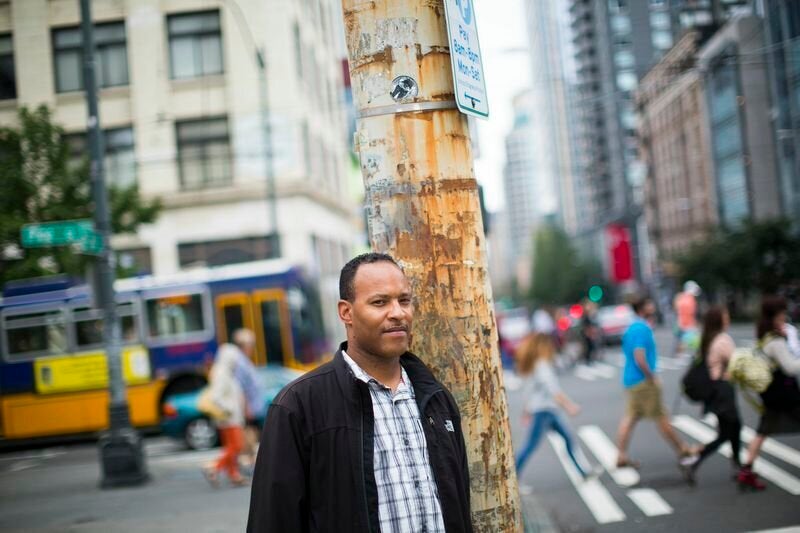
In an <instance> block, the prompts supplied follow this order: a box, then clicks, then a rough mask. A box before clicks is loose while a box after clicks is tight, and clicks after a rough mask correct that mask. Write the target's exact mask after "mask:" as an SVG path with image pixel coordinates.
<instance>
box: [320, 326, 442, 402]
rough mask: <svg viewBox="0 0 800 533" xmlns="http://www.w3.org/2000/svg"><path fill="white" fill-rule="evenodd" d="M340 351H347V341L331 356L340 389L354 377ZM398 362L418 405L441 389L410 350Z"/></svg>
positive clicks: (349, 384)
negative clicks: (411, 386) (411, 387)
mask: <svg viewBox="0 0 800 533" xmlns="http://www.w3.org/2000/svg"><path fill="white" fill-rule="evenodd" d="M342 351H347V342H346V341H345V342H343V343H341V344H340V345H339V349H338V350H337V351H336V355H335V356H334V357H333V367H334V369H335V371H336V376H337V378H338V380H339V384H340V385H341V386H342V390H348V389H349V388H350V387H352V381H353V380H355V377H354V376H353V374H352V373H351V372H350V367H349V366H348V365H347V361H345V360H344V357H343V356H342ZM400 364H401V365H402V366H403V368H404V369H405V371H406V374H408V378H409V379H410V380H411V384H412V385H413V386H414V393H415V395H416V397H417V403H418V404H419V405H425V403H427V401H428V399H429V398H430V397H431V396H432V395H433V394H434V393H436V392H438V391H440V390H442V388H443V387H442V385H441V383H439V382H438V381H436V378H434V377H433V374H432V373H431V371H430V369H429V368H428V367H427V366H425V363H423V362H422V360H421V359H420V358H419V357H417V356H416V355H414V354H413V353H411V352H406V353H404V354H403V355H401V356H400Z"/></svg>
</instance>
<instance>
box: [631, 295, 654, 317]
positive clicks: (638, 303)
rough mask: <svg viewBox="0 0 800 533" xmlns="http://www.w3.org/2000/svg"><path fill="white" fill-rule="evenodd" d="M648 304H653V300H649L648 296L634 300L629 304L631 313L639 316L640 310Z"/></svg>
mask: <svg viewBox="0 0 800 533" xmlns="http://www.w3.org/2000/svg"><path fill="white" fill-rule="evenodd" d="M648 303H653V299H652V298H650V297H649V296H640V297H638V298H636V299H635V300H634V301H633V302H631V307H633V312H634V313H636V314H637V315H638V314H641V312H642V309H644V306H645V305H647V304H648Z"/></svg>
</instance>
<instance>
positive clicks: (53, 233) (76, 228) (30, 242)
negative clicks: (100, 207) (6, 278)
mask: <svg viewBox="0 0 800 533" xmlns="http://www.w3.org/2000/svg"><path fill="white" fill-rule="evenodd" d="M21 234H22V235H21V236H22V246H23V247H24V248H47V247H49V246H64V245H68V244H74V245H76V246H77V247H78V250H79V251H80V252H81V253H85V254H97V253H100V252H101V251H102V249H103V243H102V239H101V238H100V235H99V234H97V233H95V231H94V224H93V223H92V221H91V220H88V219H83V220H60V221H58V222H42V223H38V224H25V225H24V226H22V231H21Z"/></svg>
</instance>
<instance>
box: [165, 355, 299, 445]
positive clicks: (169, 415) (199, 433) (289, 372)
mask: <svg viewBox="0 0 800 533" xmlns="http://www.w3.org/2000/svg"><path fill="white" fill-rule="evenodd" d="M258 372H259V374H260V375H261V378H262V380H263V381H262V388H263V391H264V409H262V411H261V413H259V414H258V419H260V420H259V421H260V422H261V423H263V419H264V417H265V416H266V414H267V408H268V407H269V405H270V404H271V403H272V400H273V399H274V398H275V396H277V395H278V393H279V392H280V391H281V389H282V388H283V387H285V386H286V385H288V384H289V383H290V382H292V381H293V380H295V379H296V378H298V377H300V376H301V375H302V374H303V373H302V372H300V371H298V370H294V369H291V368H286V367H284V366H279V365H267V366H263V367H259V368H258ZM202 391H203V389H198V390H196V391H192V392H184V393H180V394H172V395H170V396H168V397H167V398H165V400H164V403H163V404H162V408H161V414H162V417H161V430H162V431H163V432H164V434H165V435H168V436H170V437H173V438H175V439H180V440H183V441H184V442H185V443H186V445H187V446H188V447H189V448H191V449H193V450H207V449H209V448H213V447H214V446H216V445H217V443H218V442H219V435H218V434H217V428H216V427H215V426H214V423H213V422H212V421H211V420H210V419H209V418H208V417H207V416H206V415H204V414H203V413H201V412H200V410H199V409H198V408H197V400H198V398H200V394H201V393H202Z"/></svg>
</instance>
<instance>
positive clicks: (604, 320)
mask: <svg viewBox="0 0 800 533" xmlns="http://www.w3.org/2000/svg"><path fill="white" fill-rule="evenodd" d="M635 319H636V314H635V313H634V312H633V308H632V307H631V306H630V305H609V306H605V307H601V308H600V309H598V310H597V324H598V325H599V326H600V331H601V333H602V337H603V341H604V342H605V343H606V344H613V343H616V344H619V343H620V342H622V335H624V334H625V330H627V329H628V326H630V325H631V324H632V323H633V321H634V320H635Z"/></svg>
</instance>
